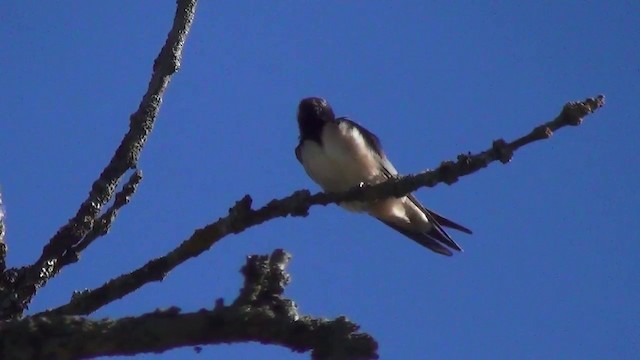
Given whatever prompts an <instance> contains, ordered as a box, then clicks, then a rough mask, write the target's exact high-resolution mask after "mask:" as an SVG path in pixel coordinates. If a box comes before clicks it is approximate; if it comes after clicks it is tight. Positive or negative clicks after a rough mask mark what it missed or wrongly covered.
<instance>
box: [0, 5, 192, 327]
mask: <svg viewBox="0 0 640 360" xmlns="http://www.w3.org/2000/svg"><path fill="white" fill-rule="evenodd" d="M196 3H197V1H196V0H179V1H177V9H176V13H175V17H174V20H173V26H172V28H171V30H170V31H169V34H168V37H167V40H166V43H165V45H164V46H163V48H162V50H161V51H160V54H159V55H158V57H157V58H156V59H155V61H154V64H153V74H152V76H151V80H150V81H149V86H148V89H147V92H146V93H145V94H144V96H143V98H142V101H141V102H140V105H139V107H138V110H137V111H136V112H135V113H133V114H132V115H131V117H130V122H129V131H128V132H127V134H125V135H124V138H123V139H122V142H121V143H120V146H119V147H118V149H117V150H116V152H115V154H114V155H113V157H112V158H111V161H110V162H109V164H108V165H107V166H106V167H105V168H104V170H103V171H102V173H101V174H100V176H99V177H98V179H97V180H96V181H95V182H94V183H93V185H92V187H91V191H90V192H89V195H88V197H87V199H86V200H85V201H84V202H83V203H82V204H81V205H80V208H79V209H78V211H77V213H76V215H75V216H74V217H73V218H71V219H70V220H69V222H68V223H67V224H66V225H64V226H63V227H62V228H60V230H58V232H57V233H56V234H55V235H54V236H53V238H51V240H50V241H49V243H48V244H47V245H46V246H45V247H44V248H43V250H42V254H41V256H40V258H39V259H38V260H37V261H36V262H35V263H34V264H32V265H30V266H28V267H25V268H22V269H20V270H19V278H18V282H17V284H16V294H17V295H18V299H17V300H18V302H19V308H20V309H21V311H23V310H24V308H26V306H27V305H28V303H29V302H30V301H31V299H32V298H33V296H34V295H35V292H36V291H37V289H38V288H39V287H41V286H43V285H44V284H45V283H46V282H47V280H48V279H50V278H51V277H52V276H53V275H55V273H56V271H55V268H56V262H57V261H59V260H60V258H61V256H62V255H63V254H64V253H65V252H66V251H67V250H69V249H70V248H71V247H72V246H74V245H76V244H78V242H79V241H81V240H82V239H83V238H85V237H86V236H87V234H89V233H90V231H91V229H92V228H93V226H94V221H95V220H96V218H97V216H98V215H99V214H100V211H101V209H102V207H103V206H104V205H105V204H106V203H108V202H109V200H110V199H111V198H112V197H113V194H114V192H115V190H116V188H117V185H118V183H119V181H120V179H121V178H122V176H123V175H124V174H125V173H126V172H127V170H129V169H132V168H135V166H136V164H137V162H138V158H139V157H140V152H141V151H142V148H143V146H144V145H145V142H146V140H147V137H148V136H149V134H150V132H151V130H152V129H153V125H154V123H155V120H156V118H157V116H158V112H159V110H160V104H161V103H162V96H163V95H164V92H165V90H166V89H167V86H168V85H169V81H170V80H171V77H172V75H173V74H174V73H175V72H176V71H178V69H179V68H180V61H181V59H182V49H183V47H184V43H185V40H186V37H187V34H188V33H189V30H190V28H191V24H192V23H193V19H194V14H195V7H196ZM12 315H16V314H0V318H6V317H7V316H12Z"/></svg>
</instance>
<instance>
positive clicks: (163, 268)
mask: <svg viewBox="0 0 640 360" xmlns="http://www.w3.org/2000/svg"><path fill="white" fill-rule="evenodd" d="M602 106H604V96H598V97H596V98H589V99H586V100H584V101H582V102H570V103H567V104H566V105H565V106H564V107H563V109H562V111H561V112H560V114H559V115H558V116H557V117H556V118H555V119H554V120H552V121H550V122H547V123H545V124H543V125H541V126H538V127H536V128H535V129H534V130H533V131H531V132H530V133H529V134H527V135H525V136H523V137H521V138H519V139H517V140H515V141H513V142H511V143H507V142H505V141H504V140H502V139H500V140H496V141H494V142H493V144H492V146H491V148H489V149H487V150H485V151H483V152H481V153H478V154H476V155H459V156H458V158H457V161H455V162H453V161H445V162H443V163H442V164H441V165H440V166H439V167H438V168H437V169H435V170H428V171H424V172H421V173H418V174H415V175H407V176H401V177H398V178H397V179H391V180H388V181H385V182H383V183H380V184H377V185H365V186H362V187H356V188H354V189H351V190H349V191H347V192H344V193H316V194H314V195H311V193H310V192H309V191H308V190H299V191H296V192H294V193H293V194H291V195H290V196H288V197H285V198H283V199H277V200H272V201H270V202H269V203H268V204H267V205H265V206H263V207H262V208H260V209H257V210H254V209H252V207H251V204H252V199H251V197H250V196H249V195H245V197H244V198H242V199H241V200H240V201H238V202H236V204H235V205H234V206H233V207H232V208H231V209H229V214H228V215H227V216H226V217H223V218H220V219H218V220H217V221H216V222H214V223H212V224H209V225H207V226H205V227H203V228H201V229H198V230H196V231H195V232H194V233H193V234H192V235H191V237H190V238H189V239H187V240H185V241H184V242H182V243H181V244H180V245H179V246H178V247H177V248H175V249H174V250H172V251H171V252H169V253H168V254H166V255H165V256H162V257H159V258H156V259H153V260H151V261H149V262H148V263H146V264H145V265H144V266H142V267H140V268H138V269H137V270H135V271H133V272H131V273H128V274H123V275H120V276H119V277H117V278H114V279H111V280H109V281H108V282H106V283H105V284H104V285H102V286H100V287H98V288H96V289H93V290H87V291H85V292H83V293H81V294H79V295H78V296H75V297H74V298H73V299H72V300H71V301H70V302H69V303H68V304H66V305H63V306H60V307H58V308H55V309H53V310H49V312H50V313H52V314H66V315H86V314H90V313H92V312H94V311H96V310H97V309H99V308H100V307H102V306H104V305H106V304H108V303H110V302H112V301H115V300H117V299H120V298H122V297H124V296H125V295H127V294H129V293H131V292H133V291H135V290H136V289H138V288H140V287H142V286H143V285H145V284H147V283H149V282H152V281H160V280H162V279H163V278H164V277H165V276H166V274H167V273H168V272H169V271H171V270H172V269H173V268H175V267H176V266H178V265H180V264H181V263H183V262H185V261H186V260H188V259H190V258H192V257H195V256H198V255H200V254H201V253H202V252H204V251H206V250H208V249H209V248H210V247H211V246H213V244H215V243H216V242H218V241H219V240H220V239H222V238H224V237H226V236H227V235H230V234H237V233H240V232H242V231H244V230H246V229H248V228H250V227H253V226H256V225H259V224H262V223H263V222H265V221H269V220H272V219H275V218H278V217H286V216H307V215H308V211H309V208H310V207H311V206H315V205H328V204H332V203H339V202H343V201H376V200H380V199H383V198H386V197H390V196H393V197H401V196H404V195H406V194H408V193H411V192H413V191H415V190H417V189H418V188H421V187H434V186H436V185H437V184H440V183H446V184H453V183H454V182H456V181H457V180H458V178H459V177H461V176H466V175H470V174H472V173H474V172H476V171H478V170H480V169H482V168H485V167H487V166H488V165H489V164H490V163H492V162H495V161H500V162H502V163H504V164H506V163H508V162H509V161H510V160H511V157H512V156H513V152H514V151H516V150H517V149H519V148H521V147H523V146H525V145H527V144H530V143H532V142H535V141H538V140H543V139H547V138H549V137H550V136H551V134H552V132H553V131H555V130H558V129H560V128H562V127H565V126H568V125H571V126H576V125H579V124H580V123H581V122H582V119H583V118H584V117H585V116H587V115H588V114H590V113H592V112H594V111H596V110H597V109H599V108H601V107H602Z"/></svg>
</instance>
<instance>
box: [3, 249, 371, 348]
mask: <svg viewBox="0 0 640 360" xmlns="http://www.w3.org/2000/svg"><path fill="white" fill-rule="evenodd" d="M289 259H290V255H289V254H287V253H285V252H284V251H282V250H276V251H274V252H273V254H272V255H271V256H251V257H249V258H248V259H247V262H246V264H245V266H244V267H243V269H242V272H243V274H244V275H245V283H244V286H243V288H242V290H241V291H240V295H239V296H238V298H237V299H236V300H235V301H234V302H233V304H232V305H230V306H225V305H224V304H223V301H222V300H218V301H217V304H216V306H215V308H214V309H213V310H204V309H203V310H200V311H198V312H194V313H187V314H181V313H180V309H178V308H171V309H168V310H165V311H156V312H153V313H149V314H145V315H142V316H138V317H128V318H122V319H118V320H99V321H96V320H89V319H86V318H82V317H73V316H59V315H53V314H49V315H46V316H34V317H29V318H26V319H24V320H13V321H9V322H7V323H5V324H4V325H3V326H2V327H1V328H0V349H3V351H4V353H3V354H1V355H4V356H3V357H2V358H5V359H56V360H61V359H77V358H91V357H97V356H113V355H134V354H139V353H143V352H156V353H157V352H163V351H166V350H170V349H173V348H176V347H181V346H196V345H205V344H222V343H240V342H242V343H243V342H248V341H255V342H260V343H264V344H272V345H280V346H284V347H287V348H289V349H291V350H293V351H296V352H306V351H311V356H312V358H313V359H377V358H378V356H377V348H378V345H377V343H376V342H375V340H373V338H371V336H369V335H367V334H363V333H358V332H356V331H357V330H358V326H357V325H356V324H353V323H352V322H350V321H349V320H347V319H346V318H344V317H339V318H337V319H335V320H326V319H313V318H311V317H308V316H303V317H300V316H299V315H298V311H297V308H296V305H295V304H294V303H293V301H291V300H288V299H285V298H283V297H282V293H283V292H284V287H285V286H286V285H287V284H288V283H289V275H288V274H287V273H286V272H285V267H286V265H287V262H288V260H289Z"/></svg>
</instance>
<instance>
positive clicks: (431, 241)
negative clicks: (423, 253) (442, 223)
mask: <svg viewBox="0 0 640 360" xmlns="http://www.w3.org/2000/svg"><path fill="white" fill-rule="evenodd" d="M378 220H380V221H381V222H382V223H384V224H385V225H387V226H389V227H390V228H392V229H393V230H395V231H397V232H399V233H401V234H402V235H404V236H406V237H408V238H409V239H411V240H413V241H415V242H417V243H418V244H420V245H422V246H424V247H426V248H427V249H429V250H431V251H433V252H436V253H438V254H442V255H445V256H451V255H453V252H451V250H449V248H448V247H447V246H450V245H449V241H447V238H446V237H445V236H443V235H442V234H440V233H439V232H438V231H437V230H436V226H434V227H433V228H432V229H431V231H429V232H426V233H416V232H411V231H408V230H406V229H404V228H402V227H400V226H398V225H396V224H394V223H391V222H387V221H384V220H382V219H378ZM445 234H446V233H445ZM447 237H448V235H447ZM449 239H451V238H450V237H449ZM451 242H452V243H453V245H454V246H450V247H452V248H453V249H455V250H458V251H460V250H462V249H461V248H460V246H458V244H456V243H455V242H454V241H453V240H451ZM445 244H446V245H447V246H445Z"/></svg>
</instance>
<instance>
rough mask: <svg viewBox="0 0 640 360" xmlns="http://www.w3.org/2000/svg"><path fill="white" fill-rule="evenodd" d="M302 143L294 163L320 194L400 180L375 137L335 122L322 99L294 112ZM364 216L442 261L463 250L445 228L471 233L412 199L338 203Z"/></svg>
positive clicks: (357, 127)
mask: <svg viewBox="0 0 640 360" xmlns="http://www.w3.org/2000/svg"><path fill="white" fill-rule="evenodd" d="M298 128H299V130H300V138H299V140H300V142H299V144H298V146H297V147H296V158H298V161H299V162H300V163H301V164H302V166H303V167H304V170H305V171H306V172H307V174H308V175H309V177H310V178H311V179H312V180H313V181H315V182H316V183H317V184H318V185H320V187H322V189H323V190H324V191H327V192H342V191H347V190H349V189H351V188H352V187H355V186H358V185H361V184H363V183H364V184H377V183H380V182H383V181H385V180H387V179H389V178H393V177H396V176H398V171H397V170H396V169H395V167H394V166H393V165H392V164H391V162H390V161H389V159H387V157H386V155H385V154H384V152H383V151H382V146H381V144H380V140H379V139H378V137H377V136H375V135H374V134H373V133H371V132H370V131H369V130H367V129H365V128H364V127H363V126H362V125H360V124H358V123H356V122H355V121H352V120H350V119H348V118H346V117H339V118H336V117H335V115H334V113H333V109H332V108H331V106H330V105H329V104H328V103H327V101H326V100H325V99H322V98H317V97H310V98H306V99H303V100H302V101H300V105H299V106H298ZM340 206H342V207H343V208H345V209H347V210H350V211H356V212H365V213H367V214H369V215H371V216H373V217H375V218H376V219H378V220H380V221H381V222H383V223H384V224H386V225H388V226H390V227H391V228H392V229H394V230H396V231H398V232H400V233H401V234H403V235H405V236H406V237H408V238H410V239H412V240H414V241H415V242H417V243H418V244H420V245H422V246H424V247H426V248H428V249H430V250H432V251H434V252H436V253H439V254H442V255H447V256H451V255H452V254H453V253H452V252H451V249H452V250H457V251H461V250H462V248H461V247H460V246H459V245H458V244H457V243H456V242H455V241H453V239H452V238H451V237H450V236H449V234H447V233H446V232H445V231H444V229H443V228H442V227H443V226H445V227H448V228H452V229H456V230H459V231H462V232H465V233H467V234H471V230H469V229H467V228H466V227H464V226H462V225H459V224H457V223H455V222H453V221H451V220H449V219H447V218H445V217H443V216H441V215H438V214H437V213H435V212H433V211H431V210H429V209H427V208H425V207H424V206H422V204H420V202H419V201H418V200H417V199H416V197H415V196H414V195H413V194H409V195H407V196H405V197H402V198H388V199H385V200H380V201H376V202H369V203H364V202H348V203H340Z"/></svg>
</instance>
